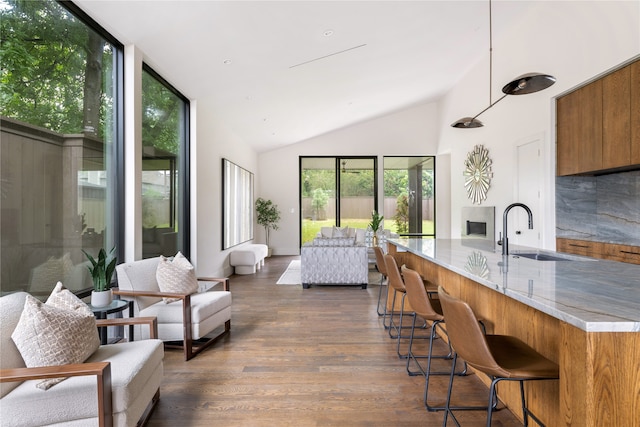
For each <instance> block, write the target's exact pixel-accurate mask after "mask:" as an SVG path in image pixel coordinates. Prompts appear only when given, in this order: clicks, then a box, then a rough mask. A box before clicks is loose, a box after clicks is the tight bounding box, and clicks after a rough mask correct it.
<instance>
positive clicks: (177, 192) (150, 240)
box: [142, 65, 189, 258]
mask: <svg viewBox="0 0 640 427" xmlns="http://www.w3.org/2000/svg"><path fill="white" fill-rule="evenodd" d="M188 131H189V102H188V101H187V100H186V98H185V97H184V96H182V95H180V93H178V92H177V91H176V90H175V89H174V88H173V87H171V86H170V85H169V84H168V83H167V82H165V81H164V80H163V79H162V78H161V77H160V76H158V75H157V74H156V73H155V72H154V71H153V70H152V69H151V68H149V67H148V66H146V65H145V66H144V68H143V73H142V256H143V258H151V257H155V256H158V255H165V256H173V255H175V254H176V252H177V251H178V250H180V251H181V252H182V253H183V254H184V255H185V256H187V257H188V256H189V242H188V236H189V233H188V218H189V216H188V211H187V209H188V200H189V198H188V195H189V191H188V190H189V186H188V176H189V172H188V170H187V169H188V147H189V145H188V136H189V132H188Z"/></svg>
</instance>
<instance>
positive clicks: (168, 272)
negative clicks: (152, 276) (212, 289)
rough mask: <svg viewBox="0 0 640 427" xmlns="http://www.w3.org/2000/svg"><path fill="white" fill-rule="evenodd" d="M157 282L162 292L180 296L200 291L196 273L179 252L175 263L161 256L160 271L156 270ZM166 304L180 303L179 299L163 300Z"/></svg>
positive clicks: (174, 258) (174, 259)
mask: <svg viewBox="0 0 640 427" xmlns="http://www.w3.org/2000/svg"><path fill="white" fill-rule="evenodd" d="M156 280H157V281H158V287H159V288H160V291H162V292H173V293H178V294H192V293H194V292H197V291H198V279H197V278H196V271H195V268H193V265H191V263H190V262H189V260H188V259H186V258H185V257H184V255H182V253H181V252H178V253H177V254H176V256H175V257H173V261H172V260H170V259H169V258H166V257H164V256H160V262H159V263H158V269H157V270H156ZM163 299H164V302H165V304H169V303H170V302H174V301H178V300H179V298H163Z"/></svg>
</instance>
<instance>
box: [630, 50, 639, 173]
mask: <svg viewBox="0 0 640 427" xmlns="http://www.w3.org/2000/svg"><path fill="white" fill-rule="evenodd" d="M629 67H630V72H629V78H630V79H631V163H633V164H640V61H636V62H634V63H633V64H631V65H629Z"/></svg>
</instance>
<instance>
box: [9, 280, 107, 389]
mask: <svg viewBox="0 0 640 427" xmlns="http://www.w3.org/2000/svg"><path fill="white" fill-rule="evenodd" d="M11 338H12V339H13V342H15V344H16V347H17V348H18V351H20V354H21V355H22V358H23V359H24V362H25V364H26V365H27V367H29V368H32V367H39V366H59V365H67V364H71V363H82V362H84V361H85V360H87V359H88V358H89V356H91V355H92V354H93V353H94V352H95V351H96V350H97V349H98V347H100V339H99V337H98V330H97V328H96V319H95V317H94V315H93V313H92V312H91V310H90V309H89V307H88V306H87V305H86V304H85V303H83V302H82V301H81V300H80V299H79V298H78V297H76V296H75V295H74V294H73V293H71V292H70V291H69V290H67V289H63V288H62V284H61V283H60V282H58V284H57V285H56V287H55V289H54V290H53V293H52V294H51V296H50V297H49V299H48V300H47V303H46V304H45V303H42V302H41V301H39V300H37V299H36V298H34V297H32V296H31V295H27V296H26V299H25V303H24V309H23V310H22V315H21V316H20V320H19V321H18V325H17V326H16V329H15V330H14V331H13V334H11ZM65 379H66V378H52V379H48V380H44V381H41V382H39V383H38V384H36V387H38V388H40V389H43V390H47V389H49V388H50V387H52V386H54V385H56V384H58V383H60V382H61V381H64V380H65Z"/></svg>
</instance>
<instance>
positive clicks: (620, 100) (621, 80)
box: [602, 66, 631, 169]
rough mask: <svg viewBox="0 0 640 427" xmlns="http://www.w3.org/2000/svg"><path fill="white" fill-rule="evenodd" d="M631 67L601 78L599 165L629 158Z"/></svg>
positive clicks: (616, 164)
mask: <svg viewBox="0 0 640 427" xmlns="http://www.w3.org/2000/svg"><path fill="white" fill-rule="evenodd" d="M630 70H631V67H629V66H627V67H624V68H622V69H620V70H618V71H615V72H613V73H611V74H609V75H607V76H605V77H603V79H602V169H609V168H617V167H622V166H628V165H629V164H630V160H631V80H630V78H631V73H630Z"/></svg>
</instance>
